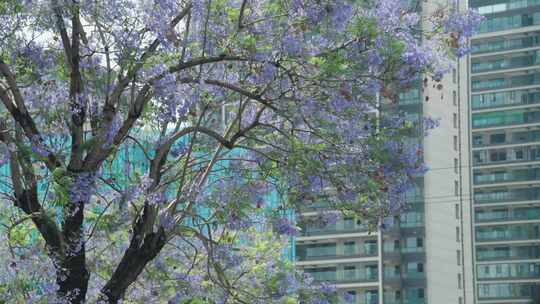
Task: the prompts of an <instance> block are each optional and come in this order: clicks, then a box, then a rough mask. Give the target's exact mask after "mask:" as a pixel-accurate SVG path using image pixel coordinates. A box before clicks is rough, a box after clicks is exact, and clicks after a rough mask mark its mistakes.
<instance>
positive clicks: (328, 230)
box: [300, 220, 369, 236]
mask: <svg viewBox="0 0 540 304" xmlns="http://www.w3.org/2000/svg"><path fill="white" fill-rule="evenodd" d="M300 228H301V231H300V236H318V235H335V234H343V233H358V232H368V231H369V226H368V225H366V224H359V223H358V222H357V221H354V220H340V221H338V222H337V223H335V224H333V225H327V226H324V227H323V226H321V225H320V224H319V223H315V222H306V223H300Z"/></svg>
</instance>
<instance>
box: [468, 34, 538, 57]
mask: <svg viewBox="0 0 540 304" xmlns="http://www.w3.org/2000/svg"><path fill="white" fill-rule="evenodd" d="M539 45H540V33H534V34H531V36H526V37H515V38H511V37H498V38H496V39H493V40H487V41H486V40H477V41H473V42H472V43H471V53H472V54H473V55H476V54H482V53H488V52H501V51H509V50H517V49H523V48H530V47H535V46H539Z"/></svg>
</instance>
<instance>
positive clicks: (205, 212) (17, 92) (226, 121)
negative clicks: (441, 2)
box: [0, 0, 480, 303]
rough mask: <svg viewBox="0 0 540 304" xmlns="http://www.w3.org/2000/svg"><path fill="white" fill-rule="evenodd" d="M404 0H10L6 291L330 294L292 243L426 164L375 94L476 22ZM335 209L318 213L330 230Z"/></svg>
mask: <svg viewBox="0 0 540 304" xmlns="http://www.w3.org/2000/svg"><path fill="white" fill-rule="evenodd" d="M418 5H420V4H415V3H412V4H411V3H410V2H409V1H401V0H354V1H353V0H332V1H330V0H260V1H259V0H257V1H254V0H196V1H189V0H109V1H104V0H103V1H102V0H80V1H77V0H24V1H22V0H7V1H2V2H1V3H0V22H1V24H2V26H1V27H0V100H1V103H0V165H1V166H2V167H1V168H2V176H1V184H0V190H1V191H2V196H1V198H0V200H1V201H0V202H1V204H0V206H1V207H0V210H2V221H1V223H2V225H3V228H1V229H0V241H1V243H0V251H1V252H2V253H3V255H4V256H5V259H4V260H3V264H2V265H0V302H2V301H4V302H5V301H7V302H6V303H83V302H85V301H86V302H89V303H94V302H98V303H118V302H119V301H122V299H124V303H143V301H147V302H148V301H150V302H149V303H165V302H167V301H169V303H298V302H299V301H300V300H302V301H303V303H332V302H335V301H336V294H335V292H334V291H335V290H334V288H332V286H330V285H327V284H315V283H313V279H312V278H310V277H309V276H307V275H304V274H302V273H299V272H296V271H295V270H294V265H293V264H292V263H291V261H288V260H287V258H286V256H285V254H284V248H286V247H287V241H288V237H289V236H294V235H296V234H297V233H298V228H297V227H296V225H295V221H294V217H293V214H294V211H295V210H301V209H303V208H309V207H310V206H311V205H312V204H316V203H321V202H324V203H326V204H328V206H330V207H331V209H332V210H337V211H339V213H341V214H349V215H355V216H358V217H361V218H362V219H365V220H366V221H369V222H370V223H372V224H373V225H374V226H376V225H378V223H379V222H380V219H381V218H384V217H386V216H388V215H392V214H396V213H397V212H399V211H400V210H402V208H403V207H404V206H405V204H406V201H405V193H406V192H407V190H409V189H410V188H411V187H412V186H413V181H414V178H415V177H417V176H419V175H421V174H422V173H423V172H425V170H426V168H425V166H424V165H423V163H422V147H421V146H419V145H412V144H406V143H405V141H404V140H402V138H403V135H404V134H407V133H408V132H411V131H412V130H427V129H430V128H432V127H433V125H434V124H435V122H434V121H433V120H430V119H429V118H426V119H424V120H423V121H420V122H417V123H413V122H411V121H407V120H406V119H405V118H404V117H403V116H400V115H399V113H396V112H392V111H390V112H386V111H381V100H383V99H384V100H388V101H389V102H390V103H399V98H398V96H399V94H400V93H401V92H404V91H406V90H407V89H409V88H411V87H412V86H415V85H417V84H419V83H421V82H422V81H421V80H422V79H424V78H425V79H426V80H425V81H434V82H437V81H439V80H440V79H441V78H442V77H443V75H444V74H445V73H446V72H447V71H448V70H450V69H451V68H452V65H453V64H454V60H455V59H456V58H457V57H459V56H462V55H464V54H466V53H467V51H468V46H467V40H468V38H469V37H470V36H471V35H472V34H473V30H474V27H475V26H476V25H477V24H478V22H479V21H480V17H479V15H478V14H476V13H474V12H458V11H456V10H455V9H454V8H452V7H444V6H441V7H440V8H439V9H438V10H436V11H435V12H433V13H430V14H426V13H422V12H421V10H418V7H417V6H418ZM336 216H337V213H335V212H321V214H320V217H319V219H318V220H320V221H321V222H326V223H330V222H332V221H335V220H336Z"/></svg>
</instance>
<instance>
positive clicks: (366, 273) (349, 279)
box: [304, 265, 379, 283]
mask: <svg viewBox="0 0 540 304" xmlns="http://www.w3.org/2000/svg"><path fill="white" fill-rule="evenodd" d="M304 272H306V273H309V274H311V276H313V279H314V281H316V282H331V283H361V282H366V283H367V282H377V280H378V278H379V276H378V274H377V266H376V265H374V266H372V267H363V266H362V265H346V266H339V267H324V268H322V267H321V268H306V269H304Z"/></svg>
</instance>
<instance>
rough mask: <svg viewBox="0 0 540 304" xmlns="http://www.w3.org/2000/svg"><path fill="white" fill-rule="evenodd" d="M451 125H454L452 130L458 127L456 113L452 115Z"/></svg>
mask: <svg viewBox="0 0 540 304" xmlns="http://www.w3.org/2000/svg"><path fill="white" fill-rule="evenodd" d="M453 125H454V129H457V127H458V117H457V114H456V113H454V115H453Z"/></svg>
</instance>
